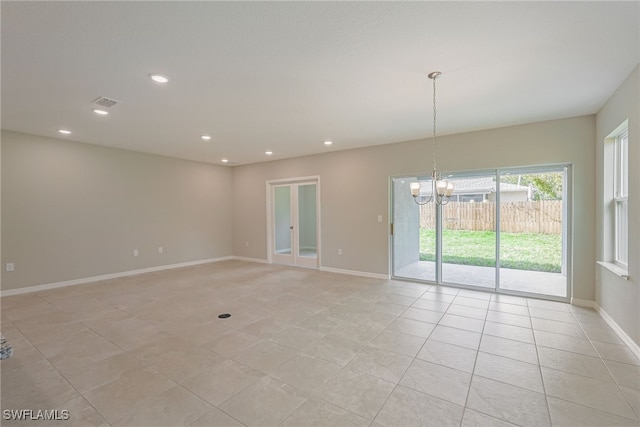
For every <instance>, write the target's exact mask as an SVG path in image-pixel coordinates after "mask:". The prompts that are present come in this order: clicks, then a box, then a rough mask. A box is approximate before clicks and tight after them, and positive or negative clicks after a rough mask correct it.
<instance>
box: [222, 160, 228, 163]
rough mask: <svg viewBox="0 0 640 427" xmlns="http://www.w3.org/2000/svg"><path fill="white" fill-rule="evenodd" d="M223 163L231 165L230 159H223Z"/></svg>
mask: <svg viewBox="0 0 640 427" xmlns="http://www.w3.org/2000/svg"><path fill="white" fill-rule="evenodd" d="M221 162H222V163H229V159H222V160H221Z"/></svg>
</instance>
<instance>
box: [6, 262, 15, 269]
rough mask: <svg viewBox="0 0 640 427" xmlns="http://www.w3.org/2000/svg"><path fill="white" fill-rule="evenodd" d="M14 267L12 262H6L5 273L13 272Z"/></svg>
mask: <svg viewBox="0 0 640 427" xmlns="http://www.w3.org/2000/svg"><path fill="white" fill-rule="evenodd" d="M14 268H15V267H14V265H13V263H12V262H8V263H7V271H13V270H14Z"/></svg>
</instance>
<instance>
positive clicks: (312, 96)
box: [1, 1, 640, 164]
mask: <svg viewBox="0 0 640 427" xmlns="http://www.w3.org/2000/svg"><path fill="white" fill-rule="evenodd" d="M1 7H2V127H3V128H4V129H9V130H15V131H20V132H26V133H32V134H36V135H45V136H53V137H61V136H60V135H59V134H58V133H57V129H59V128H68V129H70V130H71V131H72V132H73V133H72V134H71V135H69V136H68V137H66V138H67V139H71V140H76V141H81V142H88V143H92V144H100V145H105V146H110V147H118V148H124V149H130V150H136V151H143V152H150V153H156V154H161V155H166V156H172V157H179V158H184V159H192V160H198V161H205V162H209V163H216V164H219V163H220V160H221V159H222V158H228V159H230V160H231V161H232V162H233V163H232V164H247V163H253V162H260V161H266V160H270V159H275V158H285V157H295V156H301V155H306V154H313V153H319V152H326V151H329V150H342V149H349V148H356V147H363V146H369V145H377V144H387V143H392V142H399V141H406V140H412V139H418V138H423V137H427V136H430V135H431V127H432V117H431V114H432V110H431V108H432V106H431V102H432V100H431V81H430V80H429V79H427V77H426V75H427V74H428V73H429V72H431V71H435V70H439V71H442V72H443V76H442V78H441V79H439V80H438V129H439V134H451V133H459V132H467V131H473V130H479V129H487V128H495V127H501V126H509V125H514V124H521V123H529V122H536V121H542V120H548V119H556V118H563V117H571V116H577V115H583V114H592V113H596V112H597V111H598V110H599V109H600V108H601V106H602V105H603V103H604V102H605V101H606V100H607V98H608V97H609V96H611V94H612V93H613V91H614V90H615V89H616V88H617V87H618V86H619V85H620V83H621V82H622V81H623V80H624V79H625V78H626V77H627V75H628V74H629V73H630V72H631V71H632V69H633V68H634V67H635V66H636V64H638V63H639V62H640V35H639V28H640V2H638V1H629V2H611V1H604V2H8V1H2V4H1ZM152 72H159V73H164V74H167V75H169V76H170V77H171V81H170V82H169V84H168V85H166V86H162V87H161V86H158V85H157V84H155V83H153V82H152V81H151V80H149V78H148V74H149V73H152ZM99 96H105V97H108V98H112V99H115V100H118V101H120V103H119V104H118V105H116V106H114V107H113V108H111V109H110V112H111V114H110V115H109V116H107V117H97V116H96V115H95V114H94V113H92V112H91V108H92V106H91V101H93V100H94V99H95V98H97V97H99ZM205 133H207V134H211V135H212V136H213V138H212V139H211V141H209V142H203V141H202V140H201V139H200V135H202V134H205ZM326 139H330V140H332V141H334V144H333V146H331V147H325V146H324V145H323V144H322V142H323V141H324V140H326ZM265 150H273V151H274V155H273V156H271V157H267V156H265V154H264V152H265Z"/></svg>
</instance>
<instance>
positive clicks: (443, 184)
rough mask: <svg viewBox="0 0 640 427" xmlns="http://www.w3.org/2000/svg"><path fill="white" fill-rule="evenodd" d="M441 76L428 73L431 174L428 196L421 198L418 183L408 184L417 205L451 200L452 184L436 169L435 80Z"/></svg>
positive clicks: (443, 202) (440, 203) (436, 72)
mask: <svg viewBox="0 0 640 427" xmlns="http://www.w3.org/2000/svg"><path fill="white" fill-rule="evenodd" d="M441 75H442V73H441V72H440V71H434V72H433V73H429V76H428V77H429V78H430V79H431V80H433V138H432V141H433V172H431V194H430V195H429V196H422V195H421V194H420V182H418V181H416V182H412V183H410V184H409V188H410V189H411V195H412V196H413V200H414V201H415V202H416V203H417V204H419V205H426V204H427V203H429V202H431V201H434V202H435V203H437V204H439V205H446V204H447V203H449V201H450V200H451V195H452V194H453V189H454V185H453V182H448V181H445V180H443V179H442V176H441V175H440V174H438V170H437V168H436V152H437V142H436V80H437V79H438V78H439V77H440V76H441Z"/></svg>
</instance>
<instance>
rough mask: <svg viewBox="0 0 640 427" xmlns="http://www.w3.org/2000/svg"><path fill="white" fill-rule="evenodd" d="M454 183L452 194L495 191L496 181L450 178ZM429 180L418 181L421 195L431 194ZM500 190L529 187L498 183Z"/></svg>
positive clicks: (508, 190) (518, 189)
mask: <svg viewBox="0 0 640 427" xmlns="http://www.w3.org/2000/svg"><path fill="white" fill-rule="evenodd" d="M452 181H453V183H454V184H455V189H454V190H453V194H490V193H495V192H496V183H495V181H494V180H493V177H485V178H455V179H453V180H452ZM430 183H431V181H420V184H421V186H420V193H421V194H422V195H430V194H431V185H430ZM500 191H501V192H504V193H508V192H516V191H529V187H527V186H525V185H518V184H510V183H507V182H501V183H500Z"/></svg>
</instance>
